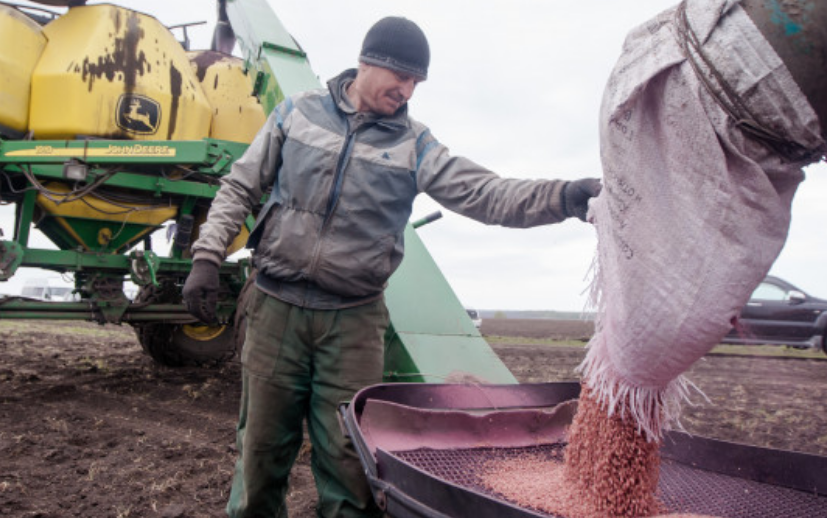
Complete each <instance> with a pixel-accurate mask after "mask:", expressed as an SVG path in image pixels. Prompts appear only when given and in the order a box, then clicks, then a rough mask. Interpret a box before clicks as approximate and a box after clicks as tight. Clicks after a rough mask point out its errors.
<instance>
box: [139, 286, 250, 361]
mask: <svg viewBox="0 0 827 518" xmlns="http://www.w3.org/2000/svg"><path fill="white" fill-rule="evenodd" d="M180 301H181V295H180V292H179V291H178V289H177V288H176V287H175V285H174V284H173V283H171V282H167V283H162V284H161V286H159V287H155V286H152V285H148V286H143V287H142V288H141V289H140V291H139V292H138V296H137V297H135V302H136V303H139V304H141V303H147V304H151V303H178V302H180ZM133 327H134V329H135V334H136V335H137V336H138V341H139V342H140V344H141V348H142V349H143V351H144V353H146V354H147V355H149V357H150V358H152V359H153V360H154V361H155V362H156V363H158V364H160V365H164V366H167V367H185V366H201V365H211V364H212V365H214V364H218V363H223V362H225V361H227V360H229V359H230V358H232V357H233V356H234V355H235V348H236V346H235V332H234V329H233V326H232V325H215V326H209V325H203V324H171V323H166V322H150V323H141V324H133Z"/></svg>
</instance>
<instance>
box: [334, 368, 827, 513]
mask: <svg viewBox="0 0 827 518" xmlns="http://www.w3.org/2000/svg"><path fill="white" fill-rule="evenodd" d="M578 393H579V385H578V384H576V383H543V384H522V385H487V386H479V385H435V384H384V385H375V386H373V387H368V388H366V389H364V390H362V391H361V392H359V393H358V394H357V395H356V397H355V398H354V400H353V402H352V403H351V404H350V405H349V406H347V407H346V408H343V413H344V419H345V425H346V427H347V431H348V433H349V434H350V436H351V438H352V439H353V442H354V444H355V445H356V449H357V452H358V453H359V456H360V459H361V461H362V464H363V467H364V469H365V472H366V473H367V475H368V480H369V482H370V484H371V487H372V490H373V493H374V497H375V499H376V500H377V502H378V503H379V505H380V507H383V508H384V509H385V510H386V512H387V513H388V515H389V516H392V517H394V518H402V517H444V516H456V517H465V516H468V517H474V518H477V517H480V516H497V517H498V518H499V517H502V518H510V517H537V516H542V517H548V516H552V515H548V514H545V513H543V512H542V511H539V510H536V509H529V508H526V507H521V506H520V505H518V504H516V503H514V502H510V501H508V500H506V499H504V498H502V497H501V496H500V495H497V494H494V493H493V492H492V491H490V490H489V489H488V488H487V487H486V486H485V485H484V484H483V483H482V477H481V475H482V470H484V469H485V466H486V464H487V463H488V462H489V461H491V460H497V459H509V458H521V456H524V455H526V454H529V455H532V456H534V457H535V458H536V457H537V456H539V457H540V458H544V459H548V461H549V462H562V459H563V452H564V450H565V445H566V444H565V428H566V426H567V425H568V424H569V423H570V422H571V419H572V417H573V415H574V411H575V409H576V400H575V399H576V397H577V395H578ZM661 457H662V463H661V476H660V485H659V489H658V490H659V496H660V498H661V500H662V501H663V503H664V504H665V505H666V506H667V507H668V509H669V512H673V513H678V512H680V513H695V514H705V515H710V516H726V517H728V518H741V517H743V518H762V517H767V518H769V517H779V516H784V517H789V518H798V517H800V518H805V517H806V518H813V517H825V518H827V476H825V474H827V457H821V456H816V455H808V454H802V453H795V452H788V451H781V450H773V449H767V448H758V447H753V446H745V445H738V444H733V443H728V442H724V441H717V440H713V439H708V438H702V437H690V436H688V435H686V434H682V433H672V434H669V435H668V436H667V437H666V438H665V439H664V440H663V446H662V447H661Z"/></svg>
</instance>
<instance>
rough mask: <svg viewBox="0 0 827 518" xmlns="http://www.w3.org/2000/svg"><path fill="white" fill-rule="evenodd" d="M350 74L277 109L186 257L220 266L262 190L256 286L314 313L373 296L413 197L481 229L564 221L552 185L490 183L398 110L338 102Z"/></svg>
mask: <svg viewBox="0 0 827 518" xmlns="http://www.w3.org/2000/svg"><path fill="white" fill-rule="evenodd" d="M355 75H356V71H355V70H347V71H345V72H344V73H342V74H341V75H339V76H338V77H336V78H334V79H332V80H331V81H330V82H329V83H328V90H317V91H310V92H306V93H302V94H298V95H295V96H293V97H290V98H288V99H286V100H285V101H283V102H282V103H281V104H279V106H277V107H276V109H275V110H273V113H272V114H271V115H270V116H269V118H268V119H267V122H266V123H265V124H264V126H263V127H262V129H261V130H260V131H259V133H258V135H257V136H256V138H255V139H254V140H253V142H252V144H251V145H250V147H249V148H248V150H247V152H246V153H245V154H244V156H243V157H241V158H240V159H239V160H238V161H236V162H235V164H234V165H233V167H232V171H231V173H230V174H228V175H227V176H225V177H224V178H222V181H221V188H220V189H219V192H218V193H217V195H216V197H215V200H214V201H213V203H212V207H211V209H210V213H209V217H208V219H207V222H206V223H204V225H203V226H202V227H201V229H200V237H199V239H198V240H197V241H196V242H195V244H194V245H193V247H192V248H193V252H194V256H193V258H194V260H201V259H207V260H211V261H213V262H216V263H219V264H220V263H221V261H222V260H223V259H224V256H225V250H226V249H227V247H228V245H229V244H230V242H231V241H232V240H233V239H234V238H235V236H236V235H237V234H238V231H239V229H240V226H241V224H242V222H243V221H244V219H245V218H246V216H247V215H248V214H249V213H250V211H251V210H252V208H253V206H254V205H255V204H256V203H257V202H259V201H260V200H261V199H262V196H263V195H264V194H265V192H266V191H267V190H268V189H270V188H272V192H271V194H270V197H269V200H268V202H267V203H266V204H265V206H264V208H263V209H262V210H261V211H260V213H259V215H258V220H257V222H256V225H255V228H254V229H253V232H252V234H251V237H250V241H249V243H248V247H250V248H253V249H254V250H255V251H254V255H253V257H254V263H255V265H256V267H257V268H258V270H259V276H258V281H257V282H258V285H259V287H261V288H262V289H264V290H265V291H267V292H269V293H270V294H272V295H274V296H276V297H278V298H280V299H282V300H284V301H285V302H288V303H292V304H296V305H300V306H303V307H310V308H316V309H335V308H342V307H348V306H355V305H358V304H363V303H366V302H369V301H372V300H375V299H377V298H379V297H381V296H382V292H383V290H384V288H385V285H386V282H387V280H388V278H389V277H390V275H391V274H392V273H393V272H394V270H396V268H397V267H398V266H399V263H400V262H401V261H402V256H403V253H404V240H403V233H404V229H405V226H406V224H407V222H408V218H409V217H410V215H411V210H412V206H413V201H414V198H415V197H416V195H417V194H419V193H423V192H424V193H426V194H428V195H429V196H431V197H432V198H433V199H434V200H436V201H437V202H439V203H440V204H441V205H443V206H444V207H446V208H447V209H450V210H452V211H455V212H457V213H459V214H463V215H465V216H468V217H470V218H473V219H475V220H477V221H480V222H482V223H486V224H492V225H502V226H506V227H519V228H524V227H532V226H536V225H542V224H547V223H557V222H560V221H562V220H564V219H566V214H565V212H564V209H563V199H562V196H563V190H564V186H565V184H566V182H564V181H560V180H519V179H506V178H500V177H499V176H498V175H496V174H495V173H493V172H491V171H489V170H487V169H485V168H483V167H481V166H479V165H477V164H475V163H474V162H472V161H471V160H468V159H467V158H463V157H454V156H451V155H450V154H449V152H448V148H447V147H445V146H444V145H442V144H440V143H439V142H438V141H437V140H436V138H434V136H433V135H431V132H430V130H429V129H428V128H427V127H426V126H425V125H423V124H420V123H419V122H417V121H415V120H413V119H412V118H410V117H409V116H408V114H407V109H406V107H402V108H400V110H399V111H397V113H396V114H394V115H393V116H390V117H382V116H377V115H372V114H368V113H363V112H356V111H355V110H354V108H353V107H352V105H351V104H350V102H349V100H348V99H347V97H346V96H345V94H344V91H345V88H346V86H347V85H348V84H349V83H350V82H352V81H353V79H354V77H355Z"/></svg>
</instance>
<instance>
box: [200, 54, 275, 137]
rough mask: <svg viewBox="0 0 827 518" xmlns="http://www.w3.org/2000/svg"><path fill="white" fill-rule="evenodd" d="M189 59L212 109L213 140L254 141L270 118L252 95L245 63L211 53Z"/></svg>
mask: <svg viewBox="0 0 827 518" xmlns="http://www.w3.org/2000/svg"><path fill="white" fill-rule="evenodd" d="M189 58H190V61H191V62H192V65H193V68H194V70H195V74H196V76H197V77H198V80H199V81H200V83H201V90H202V91H203V92H204V95H206V96H207V100H208V101H209V103H210V106H211V107H212V127H211V128H210V137H212V138H216V139H222V140H232V141H234V142H244V143H247V144H249V143H250V142H252V141H253V137H255V136H256V133H257V132H258V130H259V129H260V128H261V126H262V125H263V124H264V121H265V120H266V118H267V116H266V115H265V113H264V109H263V108H262V107H261V104H260V103H259V102H258V98H257V97H255V96H254V95H252V92H253V85H252V82H251V81H250V76H249V75H247V74H245V73H244V61H242V60H241V59H239V58H235V57H233V56H228V55H227V54H223V53H221V52H215V51H210V50H203V51H197V52H190V53H189Z"/></svg>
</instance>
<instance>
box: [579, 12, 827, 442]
mask: <svg viewBox="0 0 827 518" xmlns="http://www.w3.org/2000/svg"><path fill="white" fill-rule="evenodd" d="M676 12H677V9H676V8H672V9H669V10H667V11H665V12H664V13H662V14H661V15H659V16H657V17H656V18H654V19H653V20H651V21H649V22H648V23H645V24H643V25H641V26H640V27H638V28H636V29H635V30H633V31H632V32H630V34H629V35H628V36H627V39H626V42H625V43H624V47H623V51H622V55H621V57H620V59H619V61H618V63H617V64H616V67H615V69H614V70H613V72H612V74H611V77H610V79H609V81H608V84H607V87H606V90H605V93H604V99H603V104H602V106H601V118H600V128H601V134H600V142H601V161H602V164H603V169H604V177H603V185H604V187H603V191H602V193H601V195H600V196H599V197H598V198H597V199H595V200H594V201H593V202H592V204H591V207H590V211H589V218H590V220H591V221H593V222H594V224H595V227H596V229H597V234H598V252H597V261H596V267H595V271H594V279H593V284H592V290H593V293H592V295H593V302H594V303H595V304H596V309H597V317H596V329H595V334H594V336H593V338H592V340H591V341H590V343H589V350H588V353H587V356H586V359H585V360H584V362H583V363H582V364H581V366H580V371H581V373H582V375H583V381H584V383H586V384H587V385H588V386H589V387H590V388H592V389H593V390H594V392H596V394H598V396H599V398H600V401H601V403H602V404H604V405H605V406H606V408H607V409H608V411H609V413H610V414H612V413H614V412H618V411H619V412H628V413H629V414H630V415H631V416H632V418H634V419H636V421H637V423H638V427H639V430H640V431H642V432H643V433H646V435H647V437H648V438H650V439H653V440H657V439H659V438H660V436H661V433H662V432H663V430H664V429H665V428H667V427H670V426H671V425H674V424H676V422H677V418H678V416H679V412H680V406H681V404H682V403H683V402H685V401H686V399H687V397H688V395H689V391H690V389H691V388H692V385H691V383H690V382H688V381H687V380H686V379H685V378H684V377H683V376H682V373H683V372H684V371H686V370H687V369H688V368H689V367H690V366H691V365H692V364H693V363H694V362H695V361H696V360H698V359H699V358H701V357H702V356H703V355H704V354H706V353H707V352H708V351H709V350H710V349H711V348H712V347H714V346H715V345H716V344H718V343H719V341H720V339H721V338H722V337H723V336H724V335H725V334H726V333H727V332H728V331H729V329H730V327H731V325H732V322H733V319H734V318H735V317H736V316H737V315H738V313H739V310H740V308H741V307H742V306H743V305H744V304H745V303H746V302H747V300H748V299H749V296H750V294H751V293H752V291H753V289H754V288H755V287H756V286H757V285H758V284H759V283H760V281H761V280H762V279H763V278H764V276H765V275H766V274H767V272H768V271H769V269H770V267H771V265H772V263H773V261H774V260H775V258H776V257H777V256H778V254H779V253H780V251H781V249H782V247H783V245H784V242H785V240H786V236H787V231H788V228H789V224H790V206H791V202H792V199H793V195H794V194H795V191H796V188H797V187H798V185H799V183H800V182H801V181H802V180H803V179H804V173H803V172H802V170H801V168H802V167H803V166H805V165H807V163H808V161H798V162H795V163H790V162H787V161H784V160H783V159H781V158H780V157H779V156H778V155H777V154H776V153H774V152H773V151H771V150H770V149H769V148H768V147H766V146H765V145H764V144H762V143H760V142H758V141H757V140H754V139H751V138H749V137H747V136H746V135H745V134H744V133H743V132H742V131H741V130H740V129H739V128H738V127H737V126H736V125H735V124H734V121H733V120H732V119H731V118H730V117H728V116H727V114H726V112H725V111H724V110H723V109H722V108H721V106H720V105H719V104H718V103H716V101H715V98H714V97H712V96H711V95H710V93H709V91H708V90H707V89H706V87H705V85H704V83H703V82H702V81H700V80H699V77H698V76H697V75H696V73H695V72H694V71H693V68H692V67H691V65H690V63H689V62H687V60H686V59H685V56H684V54H683V52H682V49H681V46H680V43H679V39H678V38H677V37H676V35H677V31H676V26H675V14H676ZM686 18H687V20H688V22H689V24H690V25H691V27H692V28H693V29H694V32H695V33H696V34H697V35H698V37H699V39H700V41H701V42H703V47H702V48H703V50H704V52H705V54H706V56H707V57H708V58H709V60H710V61H711V62H712V63H714V65H715V67H716V69H717V70H718V71H719V72H720V73H721V74H722V76H723V77H724V78H725V79H726V81H727V82H728V83H729V85H730V86H731V87H732V88H733V89H734V90H735V91H736V92H737V93H738V95H739V96H740V97H741V99H742V100H743V101H744V102H745V103H746V104H747V105H748V106H749V107H750V109H751V111H753V113H757V114H760V115H761V117H763V119H764V120H766V121H770V122H771V124H772V125H773V126H774V127H775V128H780V129H781V130H782V131H783V132H784V133H786V135H787V136H789V137H790V138H792V139H794V140H795V141H796V142H798V143H801V144H803V145H805V146H807V148H808V149H816V150H823V149H824V141H823V140H822V139H821V137H820V134H821V132H820V127H819V123H818V118H817V116H816V114H815V112H814V111H813V109H812V107H811V106H810V105H809V103H808V102H807V100H806V98H805V97H804V95H803V94H802V93H801V91H800V89H799V88H798V86H797V85H796V84H795V82H794V81H793V79H792V76H791V75H790V73H789V71H788V70H787V69H786V67H785V66H784V65H783V63H782V62H781V60H780V58H779V57H778V55H777V54H776V53H775V51H774V50H773V49H772V47H771V46H770V45H769V43H768V42H767V41H766V40H765V39H764V38H763V36H762V35H761V33H760V32H759V31H758V29H757V28H756V27H755V25H754V24H753V23H752V21H751V20H750V19H749V17H748V16H747V14H746V13H745V12H744V10H743V9H742V8H741V7H740V5H738V1H737V0H734V1H733V0H691V1H688V2H687V4H686ZM819 152H823V151H819ZM809 161H810V162H811V161H813V160H809Z"/></svg>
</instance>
